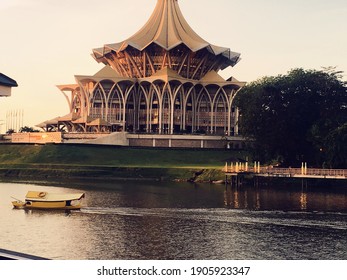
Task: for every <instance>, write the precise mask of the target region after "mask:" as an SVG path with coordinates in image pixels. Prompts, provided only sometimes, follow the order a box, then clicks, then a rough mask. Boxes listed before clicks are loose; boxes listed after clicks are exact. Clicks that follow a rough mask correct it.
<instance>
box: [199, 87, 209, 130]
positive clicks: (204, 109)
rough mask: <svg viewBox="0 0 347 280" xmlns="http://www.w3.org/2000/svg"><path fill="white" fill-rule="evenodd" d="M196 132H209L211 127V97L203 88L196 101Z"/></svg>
mask: <svg viewBox="0 0 347 280" xmlns="http://www.w3.org/2000/svg"><path fill="white" fill-rule="evenodd" d="M196 117H197V127H196V128H197V132H198V133H204V134H205V133H209V131H210V129H211V99H210V98H209V95H208V92H207V91H206V90H203V91H202V92H201V93H200V96H199V98H198V101H197V115H196Z"/></svg>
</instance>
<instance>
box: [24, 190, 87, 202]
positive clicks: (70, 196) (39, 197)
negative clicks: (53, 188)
mask: <svg viewBox="0 0 347 280" xmlns="http://www.w3.org/2000/svg"><path fill="white" fill-rule="evenodd" d="M83 197H84V193H61V194H56V193H48V192H39V191H28V193H27V195H26V196H25V200H30V201H67V200H79V199H81V198H83Z"/></svg>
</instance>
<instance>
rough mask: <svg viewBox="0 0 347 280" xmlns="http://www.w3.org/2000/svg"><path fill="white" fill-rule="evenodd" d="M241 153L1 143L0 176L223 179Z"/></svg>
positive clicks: (241, 157)
mask: <svg viewBox="0 0 347 280" xmlns="http://www.w3.org/2000/svg"><path fill="white" fill-rule="evenodd" d="M245 157H246V154H245V153H244V152H242V151H226V150H199V149H198V150H187V149H184V150H183V149H182V150H178V149H151V148H147V149H145V148H124V147H122V148H121V147H113V146H86V145H36V146H35V145H9V144H6V145H0V177H32V178H48V177H65V178H69V177H71V178H72V177H93V178H103V179H105V178H106V179H107V178H118V179H121V178H132V179H155V180H189V179H194V180H197V181H208V180H220V179H223V178H224V176H223V172H222V171H221V169H222V168H223V166H224V165H225V162H226V161H228V160H230V158H240V159H245Z"/></svg>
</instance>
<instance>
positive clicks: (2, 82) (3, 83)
mask: <svg viewBox="0 0 347 280" xmlns="http://www.w3.org/2000/svg"><path fill="white" fill-rule="evenodd" d="M17 86H18V84H17V82H16V81H15V80H13V79H11V78H10V77H8V76H6V75H4V74H2V73H0V96H11V88H12V87H17Z"/></svg>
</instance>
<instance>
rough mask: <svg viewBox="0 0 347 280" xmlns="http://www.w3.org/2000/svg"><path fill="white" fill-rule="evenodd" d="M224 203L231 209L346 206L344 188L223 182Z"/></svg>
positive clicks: (338, 208) (339, 208)
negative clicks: (227, 183) (333, 189)
mask: <svg viewBox="0 0 347 280" xmlns="http://www.w3.org/2000/svg"><path fill="white" fill-rule="evenodd" d="M224 205H225V206H226V207H228V208H232V209H248V210H283V211H326V212H329V211H339V212H345V211H346V209H347V195H346V191H345V190H342V191H341V190H340V191H336V190H335V192H334V191H333V192H327V190H322V189H319V188H318V189H316V188H314V187H311V188H308V187H305V186H303V187H301V188H300V187H290V188H274V187H259V186H258V187H249V186H241V187H240V186H226V187H225V190H224Z"/></svg>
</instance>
